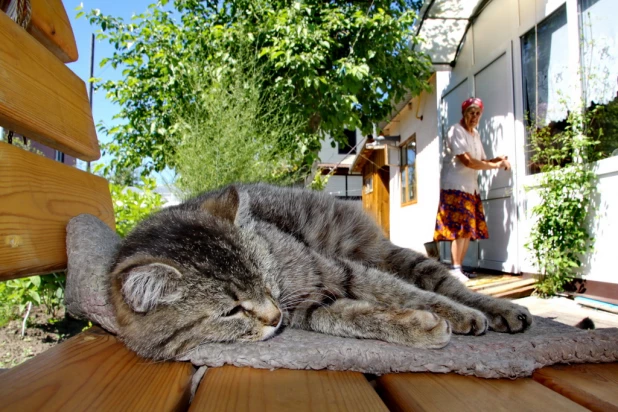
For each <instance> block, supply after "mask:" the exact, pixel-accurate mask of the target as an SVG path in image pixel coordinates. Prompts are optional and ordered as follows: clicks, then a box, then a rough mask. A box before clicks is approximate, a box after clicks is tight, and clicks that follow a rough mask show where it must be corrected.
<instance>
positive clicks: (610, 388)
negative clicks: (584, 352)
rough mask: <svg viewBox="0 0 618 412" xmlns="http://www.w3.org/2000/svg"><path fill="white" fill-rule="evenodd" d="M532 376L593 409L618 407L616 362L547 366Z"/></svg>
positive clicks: (611, 409)
mask: <svg viewBox="0 0 618 412" xmlns="http://www.w3.org/2000/svg"><path fill="white" fill-rule="evenodd" d="M532 378H533V379H534V380H535V381H537V382H539V383H541V384H543V385H545V386H547V387H548V388H550V389H551V390H554V391H556V392H557V393H559V394H561V395H562V396H565V397H567V398H569V399H571V400H573V401H574V402H577V403H579V404H580V405H583V406H585V407H586V408H588V409H590V410H592V411H599V412H610V411H618V363H602V364H585V365H568V366H567V365H556V366H550V367H546V368H543V369H539V370H538V371H536V372H534V374H533V375H532Z"/></svg>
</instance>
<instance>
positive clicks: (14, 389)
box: [0, 327, 194, 411]
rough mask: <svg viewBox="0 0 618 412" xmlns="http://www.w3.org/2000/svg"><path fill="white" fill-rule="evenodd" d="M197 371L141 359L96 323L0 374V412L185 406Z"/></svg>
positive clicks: (153, 409)
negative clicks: (193, 376)
mask: <svg viewBox="0 0 618 412" xmlns="http://www.w3.org/2000/svg"><path fill="white" fill-rule="evenodd" d="M193 371H194V369H193V366H192V365H191V364H190V363H188V362H151V361H147V360H145V359H142V358H139V357H138V356H137V355H136V354H135V353H133V352H131V351H130V350H128V349H127V348H126V347H125V346H124V345H123V344H122V343H120V342H119V341H118V340H117V339H116V338H115V337H114V336H112V335H110V334H108V333H106V332H104V331H103V330H102V329H100V328H98V327H93V328H91V329H90V330H88V331H86V332H83V333H81V334H79V335H77V336H74V337H73V338H71V339H69V340H68V341H66V342H64V343H61V344H60V345H58V346H55V347H53V348H51V349H49V350H48V351H46V352H43V353H42V354H40V355H38V356H37V357H36V358H33V359H30V360H28V361H27V362H25V363H23V364H21V365H18V366H16V367H14V368H13V369H10V370H8V371H6V372H4V373H2V374H0V399H2V402H0V411H34V410H45V411H53V410H70V411H73V410H83V411H92V410H110V411H112V410H144V411H172V410H186V408H187V407H188V404H189V395H190V381H191V377H192V374H193Z"/></svg>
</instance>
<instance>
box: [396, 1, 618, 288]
mask: <svg viewBox="0 0 618 412" xmlns="http://www.w3.org/2000/svg"><path fill="white" fill-rule="evenodd" d="M563 4H565V0H493V1H491V2H490V3H489V4H488V5H487V6H486V7H485V9H484V10H483V12H482V13H481V15H480V16H479V17H478V19H477V20H476V22H475V23H474V24H473V26H472V27H471V29H470V30H469V31H468V34H467V36H466V38H465V40H464V43H463V45H462V48H461V50H460V53H459V57H458V60H457V64H456V65H455V67H454V68H453V69H452V70H451V71H449V68H448V66H443V65H441V66H437V69H438V70H443V71H438V72H437V73H436V77H435V79H434V84H433V86H434V90H433V92H432V93H430V94H428V95H426V96H425V97H423V98H422V99H421V100H422V113H423V116H424V117H423V121H420V120H419V119H417V118H416V116H415V112H416V107H415V106H414V105H415V104H418V100H419V98H418V97H417V98H415V99H414V100H413V109H412V110H409V109H408V108H404V109H403V110H402V111H401V112H400V114H399V115H398V116H397V117H396V118H395V119H394V121H392V122H391V123H390V124H389V125H388V126H387V127H388V128H390V129H391V130H389V131H388V134H391V135H395V134H400V135H401V141H402V142H403V141H405V140H406V139H407V138H408V137H409V136H411V135H412V134H413V133H416V139H417V146H418V154H417V184H418V189H417V190H418V203H416V204H412V205H408V206H404V207H402V206H401V199H400V196H401V194H400V185H401V183H400V179H401V177H400V173H399V168H398V167H391V176H390V177H391V180H390V200H391V208H390V213H391V240H392V241H393V242H395V243H396V244H398V245H400V246H403V247H409V248H412V249H416V250H420V251H423V250H424V247H423V244H424V243H425V242H428V241H430V240H431V238H432V235H433V229H434V224H435V214H436V210H437V204H438V196H439V168H440V141H441V139H442V135H443V133H444V132H445V131H446V130H448V126H449V125H445V124H442V123H443V120H442V119H441V118H440V117H439V115H438V111H439V110H441V111H442V112H443V113H444V112H445V111H446V110H448V111H449V112H450V111H452V110H455V109H456V108H455V107H450V108H446V107H440V106H439V104H440V102H441V101H442V98H443V97H444V96H445V95H447V94H448V93H449V92H452V91H453V90H455V89H456V88H457V87H459V86H461V87H462V88H461V89H459V90H456V92H457V93H455V94H457V97H458V98H459V97H460V95H462V96H463V95H465V93H463V92H464V91H467V94H468V96H472V95H474V93H475V90H476V89H477V87H478V85H475V84H474V82H475V77H476V78H477V80H478V79H480V78H481V77H478V76H476V75H477V74H478V73H479V72H480V71H481V70H482V69H483V68H484V67H486V66H488V65H489V64H490V63H492V62H493V61H496V59H498V58H502V57H501V56H506V58H507V62H508V64H509V65H511V67H510V68H509V71H510V72H512V79H511V81H510V82H509V85H508V87H512V89H513V92H512V93H510V95H509V96H505V99H510V100H511V103H510V105H509V107H511V111H512V113H510V114H509V118H510V121H511V124H512V125H513V132H512V136H513V138H514V140H515V144H514V152H513V153H514V154H513V155H512V156H513V157H511V156H509V159H510V160H511V163H512V165H513V169H514V170H513V173H514V174H513V179H514V187H513V190H514V193H513V198H514V199H515V202H516V213H515V216H516V218H517V221H518V225H519V226H518V234H517V239H516V244H515V247H516V249H517V264H516V266H515V267H513V268H511V270H512V271H513V272H535V268H534V266H533V265H532V264H531V259H530V253H529V252H528V251H527V250H526V249H525V247H524V245H525V243H527V241H528V235H529V232H530V227H531V225H532V224H533V222H532V220H531V218H530V209H531V208H532V207H533V206H534V204H535V202H537V199H538V196H537V194H536V193H535V191H534V190H532V191H526V187H528V186H530V185H531V184H533V183H534V176H528V175H526V164H525V162H526V160H525V126H524V114H523V103H522V100H523V99H522V68H521V59H522V57H521V44H520V36H522V35H523V34H524V33H526V32H528V31H529V30H530V29H532V28H533V27H534V25H535V24H537V23H539V22H541V21H542V20H543V19H545V18H546V17H547V16H549V15H550V14H551V13H552V12H554V11H555V10H556V9H557V8H558V7H560V6H562V5H563ZM566 4H567V21H568V23H567V27H568V39H569V40H568V47H564V48H561V50H559V52H561V53H563V54H564V59H565V60H566V62H565V65H568V67H569V69H570V73H569V76H572V77H571V79H570V80H569V90H568V91H569V92H570V93H572V94H574V95H578V93H579V87H580V85H579V84H578V83H579V82H578V81H576V80H575V79H576V77H575V75H576V74H577V70H578V62H579V46H578V44H577V42H578V39H579V33H578V15H577V5H578V2H577V0H566ZM573 44H574V47H573ZM485 86H486V85H485ZM455 94H452V95H451V96H455ZM468 96H466V97H468ZM452 100H457V99H452ZM453 104H454V103H453ZM451 117H453V116H452V115H451ZM492 154H493V153H492ZM498 154H500V153H495V154H494V155H498ZM488 155H490V153H488ZM597 173H598V175H599V181H598V188H599V195H598V199H596V202H597V203H598V204H599V206H600V209H599V212H598V213H597V214H596V216H593V217H592V218H591V219H590V227H591V230H592V233H593V236H594V237H595V240H596V241H595V252H594V253H593V254H592V255H591V257H590V259H589V261H588V262H586V266H585V268H584V269H585V270H584V275H585V277H586V279H590V280H595V281H602V282H610V283H618V275H616V274H615V272H616V271H615V270H611V269H612V268H613V267H615V261H614V259H612V258H613V256H614V255H615V253H616V252H615V249H616V248H615V240H614V237H615V233H618V218H617V217H615V216H616V215H617V214H618V213H616V212H618V190H616V188H618V158H616V157H614V158H609V159H605V160H602V161H601V162H599V163H598V165H597ZM489 229H490V233H491V229H492V228H491V227H490V228H489ZM489 251H491V248H487V250H486V253H488V252H489ZM610 259H612V260H611V261H610Z"/></svg>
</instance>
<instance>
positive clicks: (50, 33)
mask: <svg viewBox="0 0 618 412" xmlns="http://www.w3.org/2000/svg"><path fill="white" fill-rule="evenodd" d="M30 5H31V7H32V17H31V19H30V25H29V26H28V32H29V33H30V34H31V35H32V36H34V38H35V39H37V40H38V41H39V42H40V43H41V44H42V45H43V46H45V47H46V48H47V50H49V51H50V52H52V53H53V54H54V55H55V56H56V57H57V58H58V59H60V61H61V62H63V63H70V62H74V61H77V58H78V57H79V55H78V53H77V44H75V36H74V35H73V29H72V28H71V22H70V21H69V16H68V15H67V12H66V10H65V8H64V6H63V5H62V0H30Z"/></svg>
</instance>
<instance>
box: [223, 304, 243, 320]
mask: <svg viewBox="0 0 618 412" xmlns="http://www.w3.org/2000/svg"><path fill="white" fill-rule="evenodd" d="M244 312H245V308H243V307H242V306H241V305H236V306H234V307H233V308H232V309H231V310H229V311H227V312H225V313H224V314H223V315H221V317H222V318H229V317H231V316H234V315H236V314H238V313H244Z"/></svg>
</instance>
